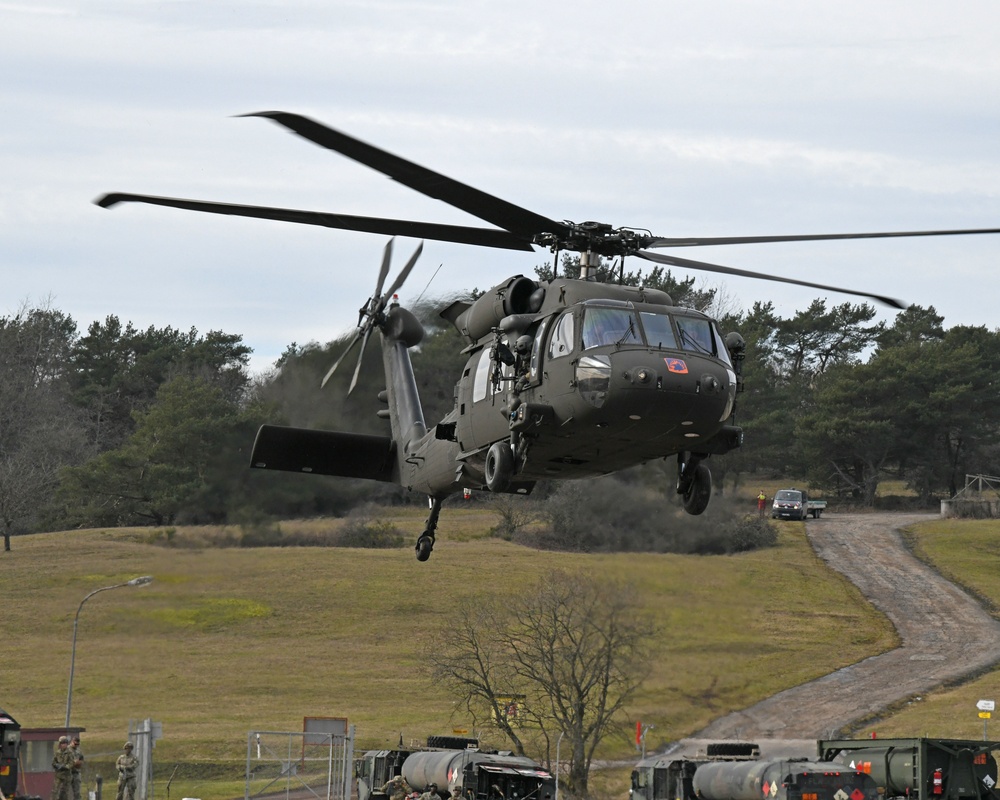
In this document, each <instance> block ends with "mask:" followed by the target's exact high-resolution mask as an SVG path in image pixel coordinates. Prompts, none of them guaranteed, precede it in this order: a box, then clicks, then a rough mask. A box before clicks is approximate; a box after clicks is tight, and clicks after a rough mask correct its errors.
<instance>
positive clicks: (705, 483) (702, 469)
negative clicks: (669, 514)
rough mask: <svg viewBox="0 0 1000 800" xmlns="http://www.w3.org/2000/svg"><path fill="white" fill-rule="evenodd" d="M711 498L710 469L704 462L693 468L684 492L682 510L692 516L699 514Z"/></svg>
mask: <svg viewBox="0 0 1000 800" xmlns="http://www.w3.org/2000/svg"><path fill="white" fill-rule="evenodd" d="M711 499H712V471H711V470H710V469H709V468H708V467H706V466H705V465H704V464H699V465H698V466H696V467H695V468H694V475H693V476H692V479H691V485H690V486H689V487H688V490H687V491H686V492H684V510H685V511H687V513H688V514H691V515H692V516H697V515H698V514H701V513H702V512H703V511H704V510H705V509H706V508H708V502H709V500H711Z"/></svg>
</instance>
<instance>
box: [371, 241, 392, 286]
mask: <svg viewBox="0 0 1000 800" xmlns="http://www.w3.org/2000/svg"><path fill="white" fill-rule="evenodd" d="M395 241H396V237H395V236H393V237H392V238H391V239H390V240H389V241H388V242H386V245H385V251H384V252H383V253H382V268H381V269H380V270H379V273H378V283H376V284H375V292H374V293H373V294H372V297H381V296H382V285H383V284H384V283H385V279H386V278H387V277H388V276H389V264H390V262H391V261H392V243H393V242H395Z"/></svg>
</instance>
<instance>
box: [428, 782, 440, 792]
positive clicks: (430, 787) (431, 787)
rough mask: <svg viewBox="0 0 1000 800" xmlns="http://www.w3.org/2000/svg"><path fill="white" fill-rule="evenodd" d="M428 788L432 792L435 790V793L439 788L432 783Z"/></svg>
mask: <svg viewBox="0 0 1000 800" xmlns="http://www.w3.org/2000/svg"><path fill="white" fill-rule="evenodd" d="M427 788H428V789H432V790H434V791H437V788H438V785H437V784H436V783H432V784H431V785H430V786H428V787H427Z"/></svg>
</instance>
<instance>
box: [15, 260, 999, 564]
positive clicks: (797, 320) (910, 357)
mask: <svg viewBox="0 0 1000 800" xmlns="http://www.w3.org/2000/svg"><path fill="white" fill-rule="evenodd" d="M542 272H543V270H542V269H540V270H539V273H540V275H542ZM572 272H573V270H572V265H565V266H564V274H568V276H570V277H572ZM605 272H606V273H607V277H608V278H610V279H616V280H624V281H625V282H642V283H644V284H645V285H647V286H651V287H655V288H663V289H665V290H666V291H668V293H670V294H671V295H672V296H673V297H674V300H675V302H676V303H678V304H683V305H689V306H692V307H696V308H701V309H703V310H707V311H708V312H709V313H712V314H713V316H715V317H716V318H717V319H719V323H720V328H721V329H722V332H723V334H725V333H726V332H728V331H731V330H736V331H739V332H740V333H741V334H742V335H743V337H744V338H745V339H746V343H747V349H746V358H745V360H744V362H743V380H744V386H745V391H744V392H742V393H741V394H740V395H739V396H738V399H737V417H736V421H737V423H738V424H740V425H741V426H742V427H743V428H744V431H745V444H744V446H743V447H742V448H741V449H739V450H736V451H734V452H732V453H729V454H727V455H726V456H722V457H716V458H713V459H712V468H713V475H714V477H715V480H716V484H717V487H718V486H719V485H720V484H722V485H733V484H734V483H738V482H739V480H740V479H741V477H742V476H746V475H755V476H756V475H767V476H771V477H780V476H789V477H795V478H807V479H808V480H809V481H810V482H811V483H812V485H813V486H815V487H818V488H820V489H822V490H823V491H825V492H827V493H829V494H831V495H834V494H835V495H841V496H845V495H846V496H850V497H852V498H854V499H855V501H856V502H857V503H859V504H868V505H870V504H872V503H873V502H874V500H875V496H876V492H877V490H878V487H879V483H880V482H881V481H884V480H887V479H892V480H898V481H902V482H903V483H904V484H905V485H906V486H908V487H909V488H910V489H912V490H913V491H914V492H915V493H916V495H917V497H918V498H919V500H920V501H921V502H932V501H933V500H934V499H935V498H937V497H940V496H950V495H953V494H955V493H956V492H957V491H958V490H959V489H960V488H961V487H962V485H963V481H964V475H965V474H976V473H991V472H995V471H996V468H997V467H996V464H997V461H998V455H1000V403H998V402H997V400H998V397H997V392H998V388H997V384H996V383H995V376H996V375H997V374H998V369H1000V332H998V331H997V330H989V329H987V328H986V327H984V326H966V325H962V326H955V327H951V328H946V327H945V324H944V319H943V317H941V316H940V315H939V314H937V312H936V311H935V309H934V308H933V307H932V306H929V307H926V308H924V307H921V306H911V307H910V308H908V309H907V310H905V311H903V312H901V313H899V314H898V315H897V316H896V318H895V320H894V321H893V322H892V323H891V324H886V323H883V322H879V323H876V322H874V318H875V310H874V308H872V307H871V306H870V305H868V304H864V303H862V304H852V303H843V304H838V305H828V304H827V301H825V300H822V299H817V300H814V301H812V303H811V304H810V305H809V307H808V308H806V309H804V310H802V311H799V312H797V313H796V314H794V315H793V316H791V317H789V318H782V317H781V316H780V315H778V314H777V313H776V311H775V309H774V306H773V305H772V304H771V303H769V302H757V303H754V304H753V306H752V307H750V308H749V309H745V310H734V309H731V308H730V309H726V308H725V306H726V305H727V304H726V302H724V300H723V299H721V298H720V297H719V294H718V292H717V291H716V290H704V289H701V290H698V289H696V288H695V287H694V284H693V280H690V281H677V280H675V279H674V278H673V277H672V276H671V275H670V273H669V271H666V272H664V271H662V270H660V269H655V270H653V271H652V272H651V273H649V274H646V275H642V274H641V273H634V274H625V275H623V274H614V273H613V271H612V270H610V269H609V268H605ZM543 277H544V276H543ZM729 305H731V303H730V304H729ZM418 311H419V312H420V316H421V317H422V318H423V320H424V321H425V324H426V325H427V335H426V337H425V339H424V342H423V343H422V344H421V345H420V346H419V348H417V349H415V351H414V352H413V361H414V368H415V371H416V374H417V379H418V384H419V386H418V388H419V390H420V394H421V399H422V401H423V403H424V411H425V415H426V418H427V420H428V421H429V422H433V421H436V420H437V419H440V418H441V417H442V416H443V415H444V414H445V413H446V412H447V411H448V410H450V409H451V407H452V405H453V402H454V387H455V382H456V380H457V378H458V376H459V375H460V374H461V370H462V368H463V366H464V362H465V356H463V355H462V354H461V350H462V347H463V342H462V340H461V338H460V336H459V335H458V334H457V332H456V331H455V330H454V329H453V328H452V327H451V326H449V325H446V324H444V323H443V322H442V321H441V320H440V319H439V318H437V317H436V316H435V315H434V313H433V309H432V308H431V307H430V306H429V305H428V306H427V307H424V308H421V309H418ZM345 340H346V337H345V339H344V340H340V341H335V342H330V343H326V344H319V343H315V342H313V343H309V344H306V345H301V346H300V345H298V344H296V343H292V344H290V345H289V346H288V348H287V349H286V351H285V353H284V354H283V355H282V357H281V358H280V359H279V361H278V362H277V363H276V364H275V365H274V367H273V369H271V370H269V371H268V372H266V373H265V374H261V375H253V374H251V373H250V370H249V366H248V365H249V356H250V352H251V351H250V348H249V347H247V345H246V344H245V343H244V342H243V337H242V336H241V335H239V334H233V333H225V332H222V331H210V332H208V333H206V334H200V333H199V332H198V331H196V330H193V329H191V330H187V331H184V330H180V329H175V328H172V327H169V326H168V327H165V328H155V327H150V328H147V329H144V330H140V329H137V328H136V327H134V326H133V325H132V324H131V323H123V322H122V321H121V320H120V318H118V317H117V316H109V317H107V318H106V319H105V320H103V321H99V322H93V323H91V324H90V325H89V326H88V327H87V328H86V330H85V331H81V330H80V329H79V328H78V325H77V323H76V321H75V320H73V319H72V318H71V317H70V316H68V315H67V314H65V313H63V312H61V311H59V310H58V309H55V308H52V307H50V306H49V305H44V304H43V305H40V306H38V307H30V306H28V305H25V306H24V307H22V308H21V309H19V310H18V311H17V312H16V313H13V314H10V315H8V316H5V317H2V318H0V530H2V531H3V534H4V536H5V539H6V543H7V546H9V537H10V535H12V534H17V533H25V532H32V531H42V530H61V529H66V528H73V527H95V526H119V525H169V524H184V523H188V524H197V523H249V522H252V521H253V520H255V519H277V518H283V517H284V518H287V517H292V516H316V515H324V514H325V515H341V514H344V513H346V512H347V511H348V510H349V509H350V508H351V507H353V506H354V505H356V504H357V498H359V497H363V498H364V499H365V501H367V502H371V501H373V500H374V501H376V502H385V503H400V502H408V501H409V500H410V498H407V496H406V494H405V493H404V492H403V491H402V490H401V489H399V487H394V486H389V485H383V484H370V483H365V484H363V489H359V484H358V482H354V481H349V480H332V479H322V478H308V477H304V476H298V475H284V474H281V473H274V472H258V471H256V470H251V469H249V468H248V463H249V454H250V449H251V447H252V444H253V439H254V435H255V432H256V429H257V427H258V426H259V425H261V424H263V423H273V424H288V425H296V426H302V427H322V428H329V429H334V430H354V431H360V432H371V433H377V434H384V432H385V426H386V425H387V423H386V422H385V421H384V420H382V419H379V418H377V417H376V415H375V413H374V411H375V409H376V408H377V407H378V406H377V404H375V403H373V402H372V398H374V397H375V396H376V395H377V394H378V392H379V391H381V390H382V389H383V388H384V378H383V376H382V370H381V364H380V358H379V356H378V353H377V352H376V351H377V348H369V349H368V352H366V353H365V356H364V358H365V363H364V364H363V366H362V370H361V376H360V380H359V385H358V388H357V389H356V390H355V391H354V392H353V393H352V394H351V395H350V396H348V395H347V392H346V383H347V381H349V379H350V373H351V370H344V372H345V374H344V375H340V374H339V373H338V374H337V375H335V376H334V381H333V384H334V385H328V386H327V387H326V388H325V389H323V390H321V389H320V381H321V379H322V376H323V375H324V374H325V373H326V371H327V369H328V368H329V366H330V364H332V363H333V361H334V360H335V358H336V357H337V356H338V355H339V354H340V352H341V350H342V348H343V346H344V345H345V343H346V341H345ZM672 472H673V464H672V463H671V464H663V463H656V464H652V465H648V466H647V467H645V468H642V469H639V470H632V471H629V472H628V473H626V474H624V475H622V476H619V477H618V478H615V479H613V480H617V481H618V482H619V483H618V485H617V486H615V487H614V488H610V489H608V490H607V491H608V492H609V493H610V492H615V493H618V494H619V495H620V491H621V484H625V485H627V486H630V487H632V488H633V490H634V491H636V492H639V493H642V492H645V495H646V496H655V498H656V499H655V501H653V502H656V503H658V504H660V506H661V507H662V504H663V502H664V499H666V501H668V502H673V497H672V495H673V491H672V489H673V481H674V476H673V474H672ZM604 480H607V479H604ZM640 490H641V492H640ZM539 491H540V492H542V493H545V492H549V493H552V492H557V491H565V492H567V493H572V492H573V491H574V490H573V489H572V488H569V487H540V488H539ZM576 494H577V497H578V498H579V501H578V502H575V503H566V504H564V505H565V506H566V507H565V509H564V512H563V517H562V524H563V525H564V527H565V525H572V520H573V518H574V508H578V506H579V502H583V498H585V497H588V496H589V497H590V498H591V499H593V497H594V493H593V492H591V493H582V494H581V493H580V492H579V491H577V493H576ZM414 500H415V501H417V502H421V503H422V502H423V498H414ZM595 502H596V501H595ZM612 505H615V506H617V507H618V508H620V507H621V506H620V504H612ZM599 506H600V504H599V502H597V503H596V505H595V512H594V513H595V514H596V513H597V510H596V509H597V508H599ZM577 516H579V513H577ZM508 522H509V520H508ZM610 524H611V523H610V522H609V525H610ZM501 527H502V526H501ZM640 527H641V526H640ZM627 529H628V530H630V531H632V532H635V531H636V530H638V528H637V526H636V525H635V524H634V523H632V524H630V525H628V526H627ZM553 530H554V535H556V536H557V538H558V535H559V528H558V525H556V526H555V527H554V529H553ZM515 532H516V527H515V529H510V528H509V527H508V528H507V530H506V533H507V534H508V535H512V534H513V533H515ZM650 535H651V536H652V534H650ZM614 536H619V537H621V536H622V534H621V531H619V532H618V533H614V532H612V533H609V534H608V536H607V537H605V539H600V537H599V538H598V540H595V541H593V542H591V544H590V546H591V547H593V548H595V549H602V548H604V547H606V546H607V545H608V541H607V539H608V537H610V538H614ZM660 544H661V545H662V544H663V543H662V542H661V543H660ZM557 546H558V543H557ZM625 546H627V544H626V545H625ZM650 546H651V547H654V549H656V548H657V547H658V546H657V545H655V543H653V544H651V545H650ZM663 546H664V547H666V545H663ZM682 549H683V548H682Z"/></svg>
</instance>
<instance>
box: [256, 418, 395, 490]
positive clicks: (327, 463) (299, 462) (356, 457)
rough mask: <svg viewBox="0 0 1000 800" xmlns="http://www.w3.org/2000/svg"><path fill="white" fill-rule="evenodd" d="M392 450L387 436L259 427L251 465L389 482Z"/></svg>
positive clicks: (392, 461) (259, 467)
mask: <svg viewBox="0 0 1000 800" xmlns="http://www.w3.org/2000/svg"><path fill="white" fill-rule="evenodd" d="M394 448H395V445H394V444H393V441H392V439H390V438H389V437H388V436H371V435H368V434H364V433H340V432H337V431H318V430H310V429H308V428H286V427H281V426H278V425H262V426H261V427H260V430H259V431H257V439H256V441H255V442H254V444H253V453H252V454H251V455H250V466H251V467H253V468H255V469H280V470H286V471H288V472H309V473H313V474H315V475H336V476H338V477H341V478H365V479H366V480H372V481H385V482H388V483H391V482H392V469H393V463H394V459H393V451H394Z"/></svg>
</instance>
